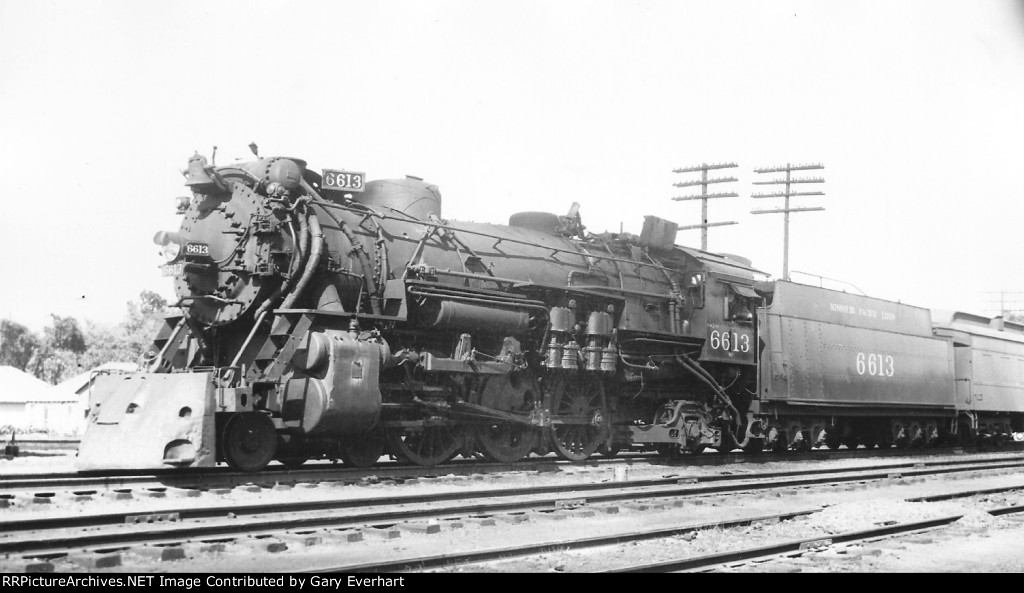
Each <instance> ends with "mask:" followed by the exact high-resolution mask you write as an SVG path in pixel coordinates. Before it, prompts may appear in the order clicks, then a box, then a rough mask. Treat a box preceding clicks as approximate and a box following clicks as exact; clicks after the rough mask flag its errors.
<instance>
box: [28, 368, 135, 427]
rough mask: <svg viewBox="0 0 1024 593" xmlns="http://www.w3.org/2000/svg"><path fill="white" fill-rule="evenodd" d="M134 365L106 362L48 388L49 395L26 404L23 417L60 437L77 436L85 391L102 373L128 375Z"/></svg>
mask: <svg viewBox="0 0 1024 593" xmlns="http://www.w3.org/2000/svg"><path fill="white" fill-rule="evenodd" d="M137 369H138V366H137V365H135V364H133V363H128V362H108V363H106V364H102V365H100V366H98V367H96V368H94V369H92V370H91V371H86V372H84V373H81V374H79V375H75V376H74V377H71V378H70V379H66V380H64V381H62V382H60V383H58V384H57V385H51V386H49V387H50V390H49V392H47V393H45V394H42V395H41V396H39V397H36V398H33V399H29V400H28V401H27V402H26V410H25V412H26V416H27V418H28V420H29V422H31V423H32V425H33V426H41V427H44V428H45V429H47V430H49V431H51V432H53V433H56V434H62V435H80V434H82V433H83V432H84V431H85V415H86V413H88V411H89V388H90V387H92V383H93V381H94V380H95V378H96V377H97V376H99V375H101V374H105V373H130V372H133V371H135V370H137Z"/></svg>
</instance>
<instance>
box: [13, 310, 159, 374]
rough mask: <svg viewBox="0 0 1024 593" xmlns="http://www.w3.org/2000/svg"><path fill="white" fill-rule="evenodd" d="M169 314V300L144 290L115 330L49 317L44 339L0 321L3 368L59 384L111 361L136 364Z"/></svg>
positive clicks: (17, 324) (60, 317)
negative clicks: (6, 367)
mask: <svg viewBox="0 0 1024 593" xmlns="http://www.w3.org/2000/svg"><path fill="white" fill-rule="evenodd" d="M167 313H168V306H167V300H166V299H164V298H163V297H161V296H160V295H159V294H157V293H155V292H153V291H149V290H144V291H142V293H140V294H139V299H138V300H136V301H129V302H128V310H127V312H126V314H125V318H124V320H123V321H121V322H120V323H118V324H117V325H115V326H109V325H101V324H96V323H93V322H91V321H86V322H85V325H84V327H83V326H82V325H80V324H79V322H78V320H77V319H75V318H74V317H62V316H60V315H52V314H51V315H50V318H51V320H50V324H49V325H48V326H46V327H45V328H43V333H42V335H39V334H37V333H35V332H32V331H31V330H29V328H27V327H26V326H24V325H22V324H20V323H18V322H16V321H12V320H10V319H0V365H6V366H12V367H14V368H16V369H19V370H22V371H25V372H27V373H29V374H31V375H32V376H34V377H37V378H39V379H42V380H43V381H46V382H47V383H51V384H54V385H56V384H57V383H60V382H61V381H63V380H65V379H69V378H71V377H74V376H75V375H78V374H80V373H84V372H86V371H89V370H91V369H93V368H96V367H97V366H99V365H101V364H104V363H107V362H133V363H134V362H138V360H139V357H140V356H142V354H143V353H144V352H145V351H146V350H148V349H149V346H150V344H152V342H153V338H154V337H155V336H156V333H157V330H158V329H159V328H160V325H161V324H162V323H163V317H164V315H165V314H167Z"/></svg>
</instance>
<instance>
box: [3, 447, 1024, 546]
mask: <svg viewBox="0 0 1024 593" xmlns="http://www.w3.org/2000/svg"><path fill="white" fill-rule="evenodd" d="M1022 466H1024V462H1014V463H993V464H990V465H986V466H980V467H979V466H972V467H945V468H933V469H920V470H910V471H907V472H903V473H900V474H893V473H891V472H887V471H877V470H875V471H870V472H865V473H860V474H853V475H836V472H834V471H832V470H829V471H828V472H821V471H819V472H818V474H819V475H818V476H817V477H802V478H792V479H780V480H775V481H769V480H766V479H765V478H764V477H759V476H751V475H729V476H709V478H713V479H710V480H706V481H725V482H728V481H738V482H741V483H737V484H729V483H726V484H717V485H709V486H694V485H693V483H692V481H690V480H689V479H684V480H679V479H676V478H673V479H662V480H638V481H632V482H603V483H593V484H578V485H558V486H546V487H541V488H516V489H494V490H483V491H476V492H462V491H460V492H443V493H434V494H426V495H416V496H390V497H375V498H363V499H355V500H342V501H339V500H321V501H309V502H294V503H267V504H256V505H237V506H231V507H224V506H216V507H202V508H193V509H180V508H175V509H162V510H161V509H148V510H146V511H136V512H119V513H104V514H94V515H74V516H71V517H46V518H31V519H18V520H10V521H3V522H0V532H4V533H8V534H15V533H18V532H23V533H27V534H29V536H28V537H26V538H24V539H15V538H8V539H6V540H0V553H24V552H31V551H41V550H47V549H52V548H54V547H55V546H57V547H67V548H74V547H77V548H82V547H89V546H93V547H95V546H103V545H117V544H122V543H125V542H143V541H146V542H148V541H153V540H155V539H156V540H160V541H161V542H165V541H166V540H167V539H168V538H172V539H175V540H183V539H194V538H199V537H214V536H223V535H229V534H233V535H240V534H247V533H252V532H254V531H269V530H283V529H295V528H309V527H318V528H325V527H335V528H337V527H351V526H366V525H374V524H385V523H387V524H394V523H398V522H401V521H409V520H414V519H423V518H442V517H443V518H451V517H466V516H480V515H485V516H486V515H489V514H496V513H509V512H525V511H527V510H552V509H557V508H560V507H561V506H563V505H564V504H565V503H567V502H571V503H573V504H581V503H586V504H591V503H613V502H621V501H626V500H641V499H650V498H671V497H680V496H698V495H707V494H723V493H729V492H736V493H739V492H750V491H757V490H769V489H777V488H787V487H796V486H812V485H821V484H827V483H844V482H853V481H870V480H880V479H888V478H894V477H903V476H908V475H939V474H945V473H957V472H969V471H977V470H979V469H1002V468H1014V467H1022ZM839 473H842V472H839ZM680 481H685V482H686V485H685V486H679V485H678V484H679V482H680ZM601 490H604V492H600V491H601ZM570 494H571V495H572V496H569V495H570ZM515 497H521V498H520V499H514V500H510V498H515ZM469 500H478V501H482V502H478V503H476V504H467V501H469ZM438 503H450V504H449V505H448V506H444V505H443V504H438ZM416 504H419V505H427V504H437V506H431V507H423V508H410V505H416ZM367 507H369V510H367V511H365V512H363V513H353V514H351V515H344V516H342V515H338V514H336V513H337V512H338V511H344V510H353V509H357V508H367ZM374 507H377V508H374ZM314 511H316V512H320V511H334V512H335V513H334V514H329V516H325V514H323V513H321V514H318V515H315V516H294V515H296V514H299V513H309V512H314ZM268 513H273V514H275V515H278V517H270V518H263V517H260V516H259V515H263V514H268ZM284 514H290V515H292V516H287V517H281V516H280V515H284ZM229 515H230V516H231V517H232V521H231V523H229V524H222V525H214V524H206V525H183V524H181V523H180V522H181V521H186V520H196V519H217V518H226V517H228V516H229ZM245 516H249V517H251V518H250V519H249V520H246V519H240V517H245ZM164 517H173V519H174V521H175V523H173V524H165V525H164V526H163V527H162V528H160V529H156V530H149V531H142V530H137V531H133V532H131V533H125V532H119V533H113V532H108V533H84V534H78V535H63V534H60V533H54V531H53V530H57V529H66V528H80V529H85V528H96V527H101V526H109V525H118V524H125V523H135V522H137V523H147V521H148V519H149V518H164ZM154 520H155V519H154ZM40 532H45V533H40Z"/></svg>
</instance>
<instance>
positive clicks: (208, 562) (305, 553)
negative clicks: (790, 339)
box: [0, 456, 1024, 572]
mask: <svg viewBox="0 0 1024 593" xmlns="http://www.w3.org/2000/svg"><path fill="white" fill-rule="evenodd" d="M988 457H992V456H988ZM957 459H963V457H962V456H958V457H957ZM901 461H907V460H906V459H896V458H889V459H879V460H839V461H828V462H814V463H813V464H808V463H806V462H804V463H794V462H771V463H757V464H754V463H751V464H739V465H732V466H728V467H724V468H723V467H702V468H694V467H685V466H657V465H649V464H646V463H635V464H633V465H632V466H631V467H630V468H629V478H630V479H642V478H652V477H661V476H672V477H699V476H702V475H715V474H722V473H732V474H744V473H756V472H762V471H768V470H776V471H785V470H793V469H801V468H802V469H808V468H809V467H810V466H812V465H813V466H815V467H831V468H840V467H851V466H867V465H888V464H892V463H899V462H901ZM929 461H932V460H929ZM70 469H71V458H70V457H35V458H33V457H27V458H18V459H14V460H9V461H0V473H23V472H24V473H27V472H32V471H68V470H70ZM613 474H614V469H612V468H593V467H586V466H568V467H565V468H564V469H563V470H562V471H558V472H545V473H542V474H537V473H533V474H518V473H517V474H505V475H494V476H487V477H466V476H447V477H442V478H438V479H433V480H423V481H420V482H419V483H417V484H413V485H395V484H389V483H386V482H385V483H376V484H374V483H372V480H371V481H366V482H364V483H363V484H364V485H362V486H358V485H351V486H343V487H326V486H321V487H319V488H306V487H297V488H293V489H283V490H261V491H259V492H245V491H244V490H242V489H235V490H233V491H232V492H231V493H230V494H225V495H220V496H215V495H212V494H206V495H203V496H201V497H197V498H194V499H175V500H173V501H169V500H167V499H133V500H129V501H113V500H110V499H108V498H105V497H99V498H97V500H94V501H92V502H89V503H81V502H72V501H70V500H57V501H55V502H54V503H53V504H51V505H39V504H33V503H31V502H30V501H29V500H28V499H18V500H17V501H16V502H15V504H14V505H13V506H11V507H9V508H7V509H4V511H3V513H4V517H5V518H8V517H9V518H15V517H17V516H19V515H20V516H27V515H25V513H29V514H31V515H33V516H40V515H38V514H43V515H45V514H50V513H56V512H67V511H72V512H83V513H84V512H104V511H110V510H114V509H115V508H116V510H120V511H124V510H125V508H126V507H127V508H130V509H138V510H140V511H141V510H148V509H158V508H161V507H166V506H170V505H178V504H180V503H183V502H186V503H188V504H194V505H196V506H210V505H211V504H231V503H238V504H243V503H249V502H257V501H261V502H265V501H267V500H273V499H274V498H275V497H280V499H281V500H289V501H293V500H314V499H325V498H329V499H337V498H351V499H355V498H364V497H372V496H384V495H395V494H402V493H408V494H412V493H426V492H441V491H446V490H451V489H453V488H454V489H457V490H459V491H466V490H474V489H493V488H496V487H518V486H528V485H538V484H548V483H550V484H554V483H564V482H566V481H576V482H581V481H588V482H594V481H610V480H611V479H612V476H613ZM1011 484H1020V485H1021V486H1022V487H1024V476H1020V475H1019V473H1016V472H1000V473H994V472H986V474H985V475H984V476H975V477H972V478H960V479H949V478H934V479H899V480H887V481H885V482H884V483H882V482H876V483H872V484H871V485H870V486H868V487H865V486H863V485H861V486H858V485H846V486H838V487H823V488H806V489H796V490H794V491H791V492H770V493H758V494H745V495H734V496H717V497H704V498H702V499H701V500H699V501H696V500H695V501H689V502H686V503H684V504H683V505H682V506H672V505H671V504H666V505H665V506H663V507H661V508H648V509H643V508H641V506H640V505H615V506H616V510H617V511H618V512H617V513H614V514H606V513H604V512H599V513H598V514H597V515H596V516H590V517H587V516H585V515H586V514H587V510H588V509H577V510H575V511H566V512H560V513H550V514H543V513H534V514H530V515H528V520H526V521H523V522H512V521H511V520H509V521H503V520H500V519H499V520H498V521H497V523H496V524H495V525H487V524H486V522H473V521H463V522H460V523H458V524H456V523H453V522H441V523H440V524H439V525H438V527H440V531H439V532H437V533H432V534H425V533H419V532H418V531H419V530H418V529H407V530H403V531H402V533H401V537H399V538H397V539H383V538H371V537H365V538H364V539H363V540H362V541H355V542H350V541H348V539H349V538H350V537H351V535H350V534H351V532H338V531H322V530H316V531H312V532H309V533H304V534H292V535H290V536H285V537H274V538H269V539H258V538H250V539H247V540H245V541H242V542H239V543H234V544H226V545H225V546H223V547H214V548H204V547H203V546H202V545H201V544H199V543H196V544H193V545H190V546H186V549H185V553H186V559H185V560H176V561H171V562H159V561H158V560H154V556H153V554H154V552H153V551H152V550H138V551H134V552H126V553H123V554H121V556H120V557H119V560H120V565H119V566H117V567H113V568H110V569H97V568H95V567H89V566H88V561H86V562H85V563H84V564H83V563H81V562H79V563H72V562H65V561H58V562H56V563H55V564H54V567H55V568H56V570H58V571H64V572H67V571H82V570H89V571H90V572H97V571H102V570H113V571H145V572H193V571H195V572H210V571H242V572H247V571H274V572H291V571H295V570H300V569H301V570H306V569H309V568H312V569H315V568H317V567H320V568H325V567H330V566H337V565H339V564H355V565H357V564H361V563H368V562H374V561H377V560H379V559H381V558H396V557H417V556H425V555H428V554H434V553H436V552H437V551H438V550H446V551H450V552H455V551H459V550H479V549H485V548H488V547H495V546H499V545H511V544H516V543H524V544H525V543H536V542H545V541H558V539H559V538H564V537H566V536H567V535H573V536H596V535H603V534H610V533H616V532H623V531H635V530H639V529H642V528H646V527H652V526H672V525H678V526H682V525H692V524H695V523H704V522H710V521H714V520H719V519H721V518H723V517H753V516H760V515H767V514H771V513H775V512H780V511H784V510H796V509H805V508H808V509H810V508H824V510H822V511H821V512H818V513H815V514H813V515H809V516H806V517H800V518H797V519H793V520H790V521H785V522H782V523H776V524H769V525H755V526H751V527H748V528H742V529H731V530H714V529H711V530H704V531H699V532H694V533H689V534H686V535H683V536H677V537H675V538H671V539H670V540H660V541H657V542H642V543H638V544H636V545H631V546H625V547H619V548H615V549H593V550H589V551H586V552H576V553H561V554H545V555H543V556H540V557H535V558H531V559H529V560H514V561H507V562H503V563H492V564H488V565H477V566H471V567H462V568H460V569H458V570H462V571H474V572H475V571H514V572H594V571H597V570H603V569H607V568H610V567H613V566H615V565H616V562H618V563H626V562H629V561H631V560H635V559H644V560H646V561H657V560H659V559H664V560H667V559H670V558H675V557H681V556H690V555H696V554H706V553H710V552H715V551H723V550H725V549H733V548H745V547H751V546H752V545H764V544H766V543H770V542H773V541H779V540H789V539H798V538H800V539H802V538H809V537H819V536H822V537H823V536H827V535H828V534H836V533H842V532H846V531H854V530H858V529H865V528H869V527H873V526H876V525H878V524H883V523H885V522H888V521H899V522H906V521H912V520H920V519H924V518H932V517H938V516H946V515H954V514H964V515H965V516H964V518H963V519H961V520H960V521H958V522H957V523H956V524H954V525H952V526H950V527H948V528H945V529H942V530H939V531H936V532H930V533H929V534H927V535H925V536H914V537H905V538H899V539H895V540H884V541H881V542H875V543H871V544H868V545H863V546H851V547H838V546H833V547H830V548H827V549H823V550H817V551H814V552H811V553H806V554H804V555H802V556H800V557H798V558H781V559H776V560H772V561H770V562H762V563H757V564H744V565H740V566H735V567H727V568H724V569H723V570H726V571H740V572H749V571H764V572H768V571H825V572H840V571H855V572H982V571H984V572H996V571H1024V554H1022V553H1021V552H1020V550H1021V549H1024V546H1021V543H1024V524H1022V523H1021V522H1019V521H1016V520H1014V519H1010V518H1006V517H1002V518H994V517H991V516H989V515H988V514H986V513H981V512H980V511H979V510H978V508H980V507H979V506H978V504H979V503H977V502H975V503H973V504H969V503H967V502H958V501H952V502H939V503H909V502H905V501H904V500H902V499H904V498H907V497H911V496H921V495H924V494H932V493H938V492H945V491H956V490H961V489H966V488H969V487H971V488H991V487H997V486H1004V485H1011ZM1015 500H1016V498H1015V497H1013V496H1011V497H1003V498H1002V499H1000V500H991V501H988V502H985V503H980V505H981V506H982V507H985V506H989V507H990V506H1004V505H1006V504H1010V502H1012V501H1015ZM1020 504H1024V497H1022V498H1021V501H1020ZM596 510H597V511H603V510H604V509H602V508H598V509H596ZM422 527H423V526H420V528H422ZM0 537H2V536H0ZM282 544H283V545H282ZM26 564H27V563H26V562H25V561H24V560H22V559H20V558H16V557H12V558H5V559H0V572H21V571H23V570H25V567H26ZM453 570H454V569H453Z"/></svg>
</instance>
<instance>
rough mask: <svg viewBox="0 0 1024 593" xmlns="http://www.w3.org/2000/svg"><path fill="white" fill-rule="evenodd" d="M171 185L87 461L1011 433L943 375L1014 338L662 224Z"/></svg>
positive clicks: (295, 176)
mask: <svg viewBox="0 0 1024 593" xmlns="http://www.w3.org/2000/svg"><path fill="white" fill-rule="evenodd" d="M184 175H185V178H186V185H187V186H188V187H189V188H190V189H191V191H192V196H191V197H189V198H179V202H178V212H179V214H180V215H181V216H182V223H181V227H180V229H179V230H177V231H165V232H160V233H157V235H156V237H155V241H156V242H157V243H158V244H159V245H160V246H161V247H162V250H163V253H164V255H165V256H166V257H167V260H168V263H167V264H166V266H165V273H167V274H168V275H170V276H173V278H174V286H175V292H176V294H177V296H178V297H179V300H178V303H177V305H178V307H180V310H181V314H180V315H177V316H172V317H169V318H167V319H166V326H165V327H164V328H163V329H162V330H161V331H160V332H159V333H158V335H157V336H156V338H155V340H154V343H153V346H152V347H151V349H150V351H149V352H148V353H147V354H146V355H145V357H144V361H143V367H144V368H143V370H142V371H141V372H138V373H134V374H130V375H121V376H119V375H107V376H101V377H98V378H97V379H96V381H95V383H94V386H93V388H92V393H91V397H90V407H89V412H88V427H87V430H86V433H85V436H84V437H83V439H82V443H81V446H80V449H79V454H78V466H79V468H80V469H82V470H108V469H156V468H167V467H177V468H188V467H204V466H212V465H214V464H215V463H217V462H218V461H224V462H227V463H228V464H229V465H230V466H232V467H234V468H237V469H239V470H243V471H258V470H260V469H262V468H264V467H265V466H266V465H267V464H268V463H270V462H271V461H273V460H277V461H279V462H281V463H283V464H285V465H288V466H297V465H299V464H301V463H303V462H304V461H306V460H307V459H310V458H321V457H327V458H332V459H341V460H342V461H343V462H344V463H346V464H350V465H354V466H358V467H366V466H369V465H372V464H373V463H375V462H376V461H377V460H378V459H379V458H380V457H381V456H382V455H384V454H388V455H391V456H393V457H395V458H398V459H400V460H403V461H406V462H411V463H414V464H420V465H433V464H437V463H442V462H445V461H447V460H450V459H452V458H453V457H455V456H457V455H459V454H463V455H479V456H484V457H486V458H489V459H492V460H496V461H502V462H512V461H515V460H518V459H520V458H522V457H525V456H527V455H529V454H531V453H532V452H540V453H547V452H550V451H553V452H555V453H556V454H557V455H559V456H560V457H562V458H565V459H569V460H583V459H587V458H588V457H590V456H591V455H593V454H595V453H597V452H600V453H603V454H606V455H608V454H614V452H615V451H616V450H618V449H620V448H621V447H625V446H630V447H642V448H646V449H654V450H657V451H659V452H660V453H662V454H665V455H681V454H684V453H688V452H699V451H701V450H703V449H705V448H714V449H719V450H732V449H734V448H742V449H743V450H746V451H750V452H759V451H763V450H765V449H786V448H801V447H806V446H810V445H811V444H813V443H815V442H818V441H825V442H827V444H829V445H830V446H838V443H845V444H847V445H848V446H851V445H855V444H858V443H859V444H863V445H869V446H874V445H876V444H878V445H891V444H895V445H899V446H909V445H913V444H928V443H934V442H940V441H943V440H949V439H952V438H963V437H964V435H965V434H969V435H972V436H975V435H979V434H988V435H1002V434H1008V433H1009V432H1010V431H1011V430H1013V429H1016V430H1020V425H1021V423H1022V418H1024V397H1022V396H1021V395H1020V394H1021V390H1022V389H1024V386H1022V385H1021V382H1022V381H1021V379H1020V376H1021V375H1022V373H1020V372H1019V368H1017V369H1015V370H1014V371H1012V372H1010V373H1009V374H1008V375H1007V376H1008V377H1010V382H1011V383H1013V384H1012V385H1003V384H1000V385H1001V386H1000V387H999V390H1001V391H999V393H1000V395H996V396H993V397H994V400H993V399H991V398H990V399H986V400H984V401H985V404H982V399H981V398H979V397H978V396H977V390H978V389H979V385H984V382H983V381H982V382H974V383H971V384H970V386H966V384H965V385H964V386H961V383H960V382H959V378H960V376H961V375H964V374H969V373H970V372H971V362H972V359H971V354H972V353H974V352H976V351H977V350H978V347H979V345H981V343H982V341H987V342H991V343H992V344H996V345H997V346H998V348H1003V347H1004V346H1009V348H1004V349H1005V350H1006V351H1007V352H1010V353H1011V354H1010V356H1012V357H1015V358H1014V361H1015V363H1016V364H1017V365H1018V367H1019V365H1020V364H1021V363H1022V361H1024V328H1022V327H1019V326H1013V325H1012V324H1009V323H1007V324H1005V327H1004V328H1003V329H1004V330H1005V329H1006V328H1009V329H1010V330H1011V331H1010V332H1006V331H1004V332H995V333H993V332H994V330H993V331H989V330H985V331H981V328H978V327H976V325H977V323H976V322H977V319H973V320H971V319H967V318H964V317H961V318H957V319H952V318H951V319H950V320H949V321H948V322H947V323H946V325H945V326H943V328H941V329H935V328H933V327H932V326H931V320H930V316H929V314H928V312H927V310H924V309H919V308H914V307H910V306H907V305H901V304H898V303H890V302H887V301H881V300H878V299H870V298H869V297H863V296H858V295H850V294H847V293H842V292H836V291H828V290H825V289H820V288H813V287H808V286H804V285H799V284H794V283H790V282H766V281H765V280H766V278H767V276H766V275H764V274H762V273H760V272H758V271H757V270H756V269H754V268H753V267H751V263H750V261H749V260H746V259H743V258H740V257H737V256H731V255H720V254H712V253H708V252H704V251H700V250H695V249H688V248H685V247H680V246H677V245H675V234H676V230H677V227H676V226H675V224H673V223H671V222H669V221H665V220H662V219H659V218H656V217H651V216H648V217H646V218H645V221H644V226H643V231H642V232H641V234H640V235H639V236H636V235H632V234H628V233H602V234H594V233H589V232H587V231H586V229H585V227H584V226H583V224H582V220H581V217H580V213H579V206H578V204H573V206H572V208H571V209H570V210H569V212H568V214H567V215H565V216H558V215H555V214H550V213H542V212H523V213H519V214H514V215H513V216H512V217H511V218H510V220H509V223H508V224H507V225H497V224H483V223H470V222H455V221H450V220H447V219H444V218H442V213H441V195H440V192H439V191H438V188H437V187H436V186H434V185H431V184H429V183H426V182H424V181H423V180H422V179H419V178H415V177H406V178H405V179H390V180H378V181H369V182H367V181H366V180H365V176H364V174H363V173H361V172H353V171H346V170H331V169H326V170H322V172H321V173H318V172H316V171H314V170H312V169H310V168H308V167H307V166H306V163H305V162H304V161H302V160H299V159H295V158H283V157H273V158H260V157H257V160H254V161H251V162H247V163H240V164H232V165H229V166H213V165H210V164H209V163H208V161H207V160H206V159H205V158H204V157H202V156H200V155H198V154H196V155H195V156H193V157H192V158H191V159H190V160H189V161H188V166H187V169H186V170H185V171H184ZM972 322H973V323H975V326H971V327H967V325H970V323H972ZM965 323H966V324H967V325H965ZM1014 332H1015V333H1014ZM1011 334H1012V336H1011ZM1011 338H1012V339H1011ZM998 348H997V349H998ZM956 354H962V355H961V356H959V357H957V356H956ZM976 356H977V355H976ZM979 360H980V359H979ZM996 366H998V365H996ZM1000 368H1001V367H1000ZM974 370H975V371H977V367H976V366H975V367H974ZM972 398H973V399H972ZM993 401H994V403H992V405H989V403H990V402H993Z"/></svg>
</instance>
